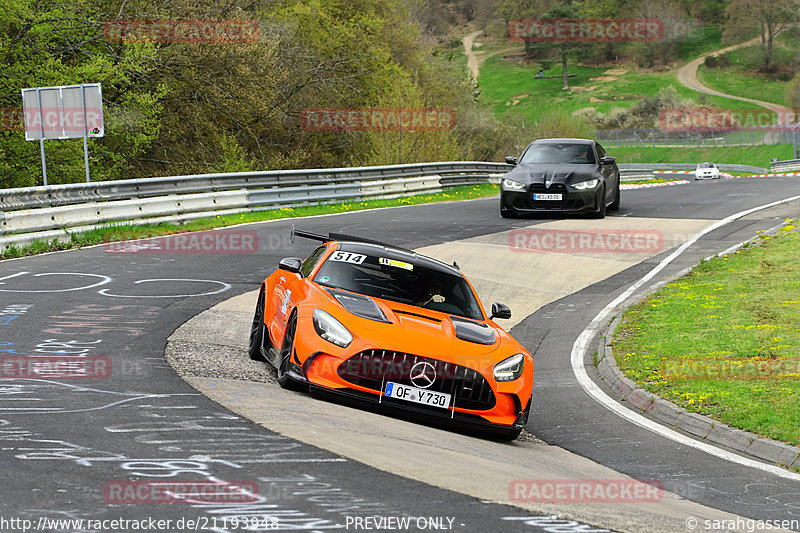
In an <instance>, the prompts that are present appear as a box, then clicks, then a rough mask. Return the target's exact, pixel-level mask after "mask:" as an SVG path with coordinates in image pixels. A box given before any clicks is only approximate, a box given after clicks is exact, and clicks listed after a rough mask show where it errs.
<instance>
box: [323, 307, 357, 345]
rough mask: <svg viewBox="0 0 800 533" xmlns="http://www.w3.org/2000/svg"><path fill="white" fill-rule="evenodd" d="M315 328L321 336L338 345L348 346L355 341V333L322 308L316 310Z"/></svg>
mask: <svg viewBox="0 0 800 533" xmlns="http://www.w3.org/2000/svg"><path fill="white" fill-rule="evenodd" d="M314 329H315V330H317V333H318V334H319V336H320V337H322V338H323V339H325V340H326V341H328V342H332V343H333V344H335V345H336V346H341V347H342V348H347V346H349V344H350V343H351V342H353V334H352V333H350V332H349V331H347V328H346V327H344V326H343V325H342V323H341V322H339V321H338V320H336V319H335V318H333V317H332V316H331V315H329V314H328V313H326V312H325V311H323V310H322V309H315V310H314Z"/></svg>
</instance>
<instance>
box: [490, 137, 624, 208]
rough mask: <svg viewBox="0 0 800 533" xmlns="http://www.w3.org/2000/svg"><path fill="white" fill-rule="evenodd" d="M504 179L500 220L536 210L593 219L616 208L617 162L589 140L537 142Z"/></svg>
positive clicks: (513, 161) (510, 160)
mask: <svg viewBox="0 0 800 533" xmlns="http://www.w3.org/2000/svg"><path fill="white" fill-rule="evenodd" d="M506 163H509V164H512V165H516V166H515V168H514V169H513V170H511V172H509V173H508V174H506V175H505V176H503V181H502V183H501V192H500V215H501V216H502V217H504V218H511V217H516V216H520V215H524V214H533V213H541V212H561V213H588V214H590V215H592V216H594V217H596V218H603V217H605V216H606V210H609V211H615V210H617V209H619V168H618V167H617V163H616V159H615V158H613V157H611V156H608V155H606V153H605V150H603V147H602V146H600V145H599V144H598V143H597V142H595V141H592V140H588V139H539V140H537V141H534V142H532V143H531V144H529V145H528V147H527V148H526V149H525V151H524V152H522V157H520V158H519V161H517V158H515V157H507V158H506Z"/></svg>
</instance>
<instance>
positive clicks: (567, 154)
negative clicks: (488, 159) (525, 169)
mask: <svg viewBox="0 0 800 533" xmlns="http://www.w3.org/2000/svg"><path fill="white" fill-rule="evenodd" d="M520 163H522V164H524V163H543V164H563V163H567V164H574V165H593V164H595V158H594V153H593V151H592V147H591V146H590V145H588V144H575V143H558V144H556V143H538V144H533V145H532V146H531V147H530V148H528V150H527V151H526V152H525V154H524V155H523V156H522V161H521V162H520Z"/></svg>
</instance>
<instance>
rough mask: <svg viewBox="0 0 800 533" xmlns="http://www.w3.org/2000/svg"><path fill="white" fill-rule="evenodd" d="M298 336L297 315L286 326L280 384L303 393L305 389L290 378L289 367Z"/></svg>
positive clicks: (279, 374) (279, 372)
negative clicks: (295, 339) (296, 336)
mask: <svg viewBox="0 0 800 533" xmlns="http://www.w3.org/2000/svg"><path fill="white" fill-rule="evenodd" d="M296 334H297V315H296V314H293V315H292V317H291V318H290V319H289V323H288V324H286V333H285V334H284V335H283V345H282V346H281V351H280V354H278V384H279V385H280V386H281V387H282V388H284V389H287V390H294V391H302V390H305V387H304V386H303V385H302V384H301V383H298V382H296V381H295V380H293V379H292V378H291V377H290V376H289V373H288V371H289V365H291V359H292V356H293V355H294V338H295V335H296Z"/></svg>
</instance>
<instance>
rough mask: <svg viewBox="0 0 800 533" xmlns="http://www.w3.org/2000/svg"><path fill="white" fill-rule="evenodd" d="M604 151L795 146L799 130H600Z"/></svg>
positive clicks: (597, 133)
mask: <svg viewBox="0 0 800 533" xmlns="http://www.w3.org/2000/svg"><path fill="white" fill-rule="evenodd" d="M595 136H596V138H597V140H598V142H599V143H600V144H602V145H603V146H604V147H605V148H622V147H639V146H642V147H647V146H650V147H655V146H660V147H676V148H702V147H717V146H751V145H764V144H767V145H771V144H793V143H794V142H795V140H796V139H795V137H796V136H798V137H800V133H798V132H796V131H663V130H660V129H658V128H641V129H610V130H597V132H596V135H595Z"/></svg>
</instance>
